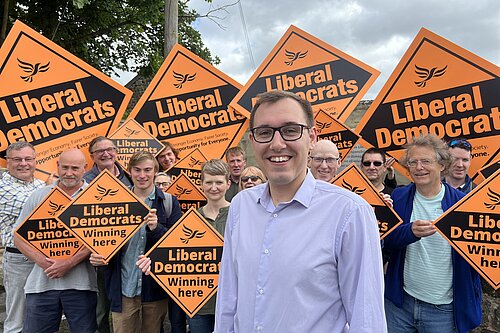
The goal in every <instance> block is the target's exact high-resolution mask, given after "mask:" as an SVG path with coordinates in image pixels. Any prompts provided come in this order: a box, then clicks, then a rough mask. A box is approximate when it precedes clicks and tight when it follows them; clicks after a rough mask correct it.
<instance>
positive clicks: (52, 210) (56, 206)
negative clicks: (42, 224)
mask: <svg viewBox="0 0 500 333" xmlns="http://www.w3.org/2000/svg"><path fill="white" fill-rule="evenodd" d="M49 207H50V211H49V212H48V213H49V215H50V216H54V215H56V214H57V212H60V211H61V210H63V209H64V205H60V204H58V203H55V202H52V201H49Z"/></svg>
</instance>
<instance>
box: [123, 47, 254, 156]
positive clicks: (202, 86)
mask: <svg viewBox="0 0 500 333" xmlns="http://www.w3.org/2000/svg"><path fill="white" fill-rule="evenodd" d="M240 88H241V85H240V84H239V83H237V82H236V81H234V80H233V79H231V78H230V77H229V76H227V75H226V74H224V73H222V72H221V71H219V70H218V69H216V68H215V67H213V66H212V65H210V64H209V63H207V62H206V61H204V60H203V59H201V58H199V57H198V56H196V55H195V54H193V53H192V52H191V51H189V50H187V49H186V48H184V47H182V46H180V45H178V44H177V45H175V46H174V48H173V49H172V51H170V53H169V55H168V56H167V58H166V59H165V61H164V63H163V65H162V66H161V67H160V69H159V70H158V73H157V74H156V75H155V77H154V78H153V80H152V81H151V83H150V84H149V86H148V88H147V89H146V91H145V92H144V94H143V95H142V97H141V99H140V100H139V101H138V102H137V104H136V106H135V107H134V109H133V110H132V112H131V113H130V116H129V118H133V119H135V120H136V121H137V122H138V123H139V124H141V125H142V126H143V127H144V128H145V129H146V130H147V131H148V132H149V133H151V135H152V136H154V137H156V138H157V139H159V140H161V141H163V140H168V141H169V142H170V143H171V144H172V146H173V147H174V148H176V149H177V150H178V151H179V154H180V157H181V158H182V157H184V156H186V155H187V154H189V153H190V152H191V151H192V150H193V149H196V148H199V149H200V151H202V152H203V155H205V156H206V157H207V159H212V158H221V157H223V156H224V153H225V151H226V150H227V149H228V148H229V147H235V146H237V145H238V143H239V141H240V140H241V137H242V136H243V134H244V133H245V131H246V129H247V128H248V119H247V118H246V117H245V116H243V115H241V114H239V113H238V112H236V111H235V110H234V109H233V108H232V107H230V106H229V102H230V101H231V100H232V99H233V97H234V96H235V95H236V93H237V92H238V91H239V89H240Z"/></svg>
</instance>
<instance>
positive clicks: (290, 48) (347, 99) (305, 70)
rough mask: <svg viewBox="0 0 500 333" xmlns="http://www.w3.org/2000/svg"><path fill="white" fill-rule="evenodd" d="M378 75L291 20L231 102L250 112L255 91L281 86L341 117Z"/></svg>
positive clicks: (350, 110)
mask: <svg viewBox="0 0 500 333" xmlns="http://www.w3.org/2000/svg"><path fill="white" fill-rule="evenodd" d="M379 74H380V73H379V72H378V71H377V70H375V69H374V68H371V67H370V66H368V65H366V64H364V63H362V62H361V61H359V60H357V59H355V58H353V57H352V56H350V55H348V54H346V53H344V52H342V51H340V50H339V49H336V48H334V47H333V46H331V45H329V44H327V43H325V42H323V41H322V40H320V39H318V38H316V37H314V36H312V35H310V34H308V33H307V32H305V31H303V30H301V29H299V28H297V27H295V26H293V25H292V26H290V28H288V30H287V31H286V32H285V34H284V35H283V37H281V39H280V40H279V41H278V43H277V44H276V46H275V47H274V48H273V49H272V51H271V52H270V53H269V55H268V56H267V57H266V59H264V61H263V62H262V64H261V65H260V66H259V68H257V70H256V71H255V73H254V74H253V75H252V77H251V78H250V80H248V82H247V83H246V84H245V86H244V87H243V89H242V90H241V91H240V92H239V93H238V95H236V97H235V98H234V100H233V101H232V102H231V104H230V105H231V106H233V107H234V108H235V109H236V110H237V111H239V112H240V113H242V114H244V115H247V116H248V117H249V116H250V112H251V110H252V106H253V105H254V99H255V97H256V96H257V95H258V94H260V93H263V92H266V91H271V90H285V91H290V92H293V93H295V94H297V95H299V96H301V97H302V98H304V99H306V100H308V101H309V102H311V104H312V106H313V110H314V111H319V110H320V109H321V110H323V111H324V112H326V113H327V114H328V115H330V116H331V117H333V118H335V119H338V120H340V121H341V122H344V121H345V120H346V119H347V118H348V117H349V115H350V114H351V112H352V111H354V109H355V108H356V106H357V105H358V103H359V101H360V100H361V98H362V97H363V95H364V94H365V93H366V91H367V90H368V89H369V88H370V86H371V85H372V84H373V82H374V81H375V79H376V78H377V77H378V75H379Z"/></svg>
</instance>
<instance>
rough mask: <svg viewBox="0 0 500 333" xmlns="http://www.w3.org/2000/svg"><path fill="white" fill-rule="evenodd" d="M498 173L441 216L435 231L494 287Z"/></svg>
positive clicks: (499, 272) (499, 283)
mask: <svg viewBox="0 0 500 333" xmlns="http://www.w3.org/2000/svg"><path fill="white" fill-rule="evenodd" d="M499 174H500V170H497V171H496V172H495V173H494V174H492V175H491V176H490V177H488V178H487V179H486V180H485V181H484V182H482V183H481V184H480V185H479V186H477V187H476V188H475V189H473V190H472V191H471V192H469V193H468V194H467V196H465V197H464V198H463V199H462V200H460V201H459V202H457V203H456V204H455V205H453V207H451V208H450V209H448V210H447V211H446V212H445V213H444V214H443V215H441V216H440V217H439V218H438V219H437V220H436V221H435V222H434V225H435V226H436V228H437V231H438V232H439V233H440V234H441V235H442V236H443V237H444V238H446V240H447V241H448V242H449V243H450V245H451V246H452V247H453V248H454V249H455V251H457V252H458V253H460V254H461V255H462V257H463V258H464V259H465V260H467V262H469V264H470V265H471V266H472V267H474V269H475V270H476V271H477V272H478V273H479V274H481V276H482V277H483V278H484V279H485V280H486V281H488V283H489V284H490V285H491V286H492V287H493V288H494V289H498V288H499V287H500V177H498V175H499Z"/></svg>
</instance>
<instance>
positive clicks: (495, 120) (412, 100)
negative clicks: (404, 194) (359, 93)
mask: <svg viewBox="0 0 500 333" xmlns="http://www.w3.org/2000/svg"><path fill="white" fill-rule="evenodd" d="M499 74H500V67H498V66H496V65H494V64H492V63H490V62H488V61H486V60H484V59H482V58H480V57H479V56H477V55H475V54H473V53H471V52H469V51H467V50H465V49H463V48H461V47H459V46H458V45H456V44H453V43H452V42H450V41H448V40H446V39H445V38H443V37H441V36H438V35H436V34H435V33H433V32H431V31H429V30H426V29H423V28H422V29H421V30H420V32H419V33H418V35H417V36H416V37H415V39H414V40H413V42H412V43H411V45H410V47H409V48H408V50H407V51H406V53H405V54H404V56H403V58H402V59H401V60H400V62H399V64H398V65H397V66H396V69H395V70H394V72H393V73H392V74H391V76H390V77H389V79H388V81H387V82H386V84H385V85H384V87H383V88H382V90H381V91H380V93H379V94H378V95H377V97H376V98H375V100H374V102H373V103H372V104H371V106H370V107H369V109H368V111H367V112H366V114H365V116H364V117H363V118H362V119H361V121H360V123H359V124H358V126H357V128H356V132H357V133H359V134H360V135H361V136H362V138H363V139H364V140H366V141H367V142H368V143H369V144H370V145H373V146H375V147H378V148H380V149H383V150H384V151H385V152H387V153H389V154H390V155H391V156H393V157H394V158H396V159H397V160H401V158H402V156H403V154H404V149H403V145H405V144H406V143H407V142H408V141H411V139H412V137H418V136H420V134H427V133H434V134H436V135H438V136H439V137H441V138H443V139H445V140H446V141H449V140H451V139H454V138H458V137H464V138H466V139H467V140H469V141H470V143H471V144H472V146H473V149H472V163H471V166H470V169H469V172H470V174H471V175H473V174H475V173H476V171H477V170H478V169H479V168H481V167H482V166H483V165H485V164H486V163H487V161H488V160H489V159H490V157H491V155H492V154H493V153H495V152H496V151H497V150H498V148H499V147H500V132H499V131H500V112H499V102H500V99H499V98H498V92H499V91H500V78H499ZM402 172H404V171H402Z"/></svg>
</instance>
